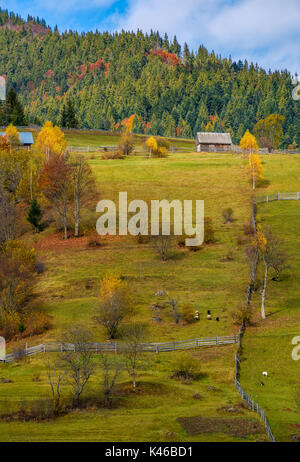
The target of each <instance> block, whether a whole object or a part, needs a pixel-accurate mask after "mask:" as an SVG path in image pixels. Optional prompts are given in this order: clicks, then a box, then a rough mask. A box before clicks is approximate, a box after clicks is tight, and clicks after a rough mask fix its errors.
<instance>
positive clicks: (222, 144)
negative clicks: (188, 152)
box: [196, 132, 232, 152]
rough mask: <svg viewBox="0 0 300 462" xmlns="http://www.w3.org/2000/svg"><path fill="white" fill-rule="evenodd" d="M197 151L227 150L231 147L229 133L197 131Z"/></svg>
mask: <svg viewBox="0 0 300 462" xmlns="http://www.w3.org/2000/svg"><path fill="white" fill-rule="evenodd" d="M196 145H197V152H229V151H231V149H232V141H231V135H230V133H212V132H209V133H207V132H204V133H197V137H196Z"/></svg>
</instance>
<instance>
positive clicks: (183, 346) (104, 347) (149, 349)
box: [4, 335, 238, 362]
mask: <svg viewBox="0 0 300 462" xmlns="http://www.w3.org/2000/svg"><path fill="white" fill-rule="evenodd" d="M235 343H238V335H230V336H225V337H218V336H216V337H209V338H199V339H194V340H183V341H179V342H169V343H143V344H140V345H139V349H140V351H144V352H145V353H163V352H169V351H182V350H192V349H195V348H201V347H207V346H223V345H232V344H235ZM85 348H86V349H87V350H88V351H91V352H93V353H96V354H97V353H102V352H115V353H122V352H124V351H128V349H129V348H130V346H129V345H127V344H125V343H112V342H107V343H87V344H86V345H85ZM68 351H76V346H75V345H74V344H70V343H42V344H41V345H37V346H33V347H30V348H25V349H24V350H19V351H16V352H13V353H9V354H7V355H6V358H5V361H4V362H12V361H15V360H18V359H20V358H22V357H24V356H32V355H36V354H38V353H55V352H57V353H58V352H68Z"/></svg>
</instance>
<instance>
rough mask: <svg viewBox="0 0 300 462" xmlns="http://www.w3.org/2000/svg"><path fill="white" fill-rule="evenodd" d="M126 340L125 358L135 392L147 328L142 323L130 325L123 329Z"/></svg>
mask: <svg viewBox="0 0 300 462" xmlns="http://www.w3.org/2000/svg"><path fill="white" fill-rule="evenodd" d="M121 333H122V338H123V340H124V342H125V343H124V346H123V356H124V359H125V365H126V369H127V372H128V374H129V375H130V377H131V378H132V386H133V390H135V389H136V374H137V368H138V366H139V363H140V362H141V360H142V358H143V357H144V350H143V343H145V340H146V337H147V333H148V330H147V326H146V325H145V324H142V323H134V322H133V323H130V324H128V325H127V326H125V327H124V328H123V329H122V332H121Z"/></svg>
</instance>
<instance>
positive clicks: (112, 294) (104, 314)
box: [95, 275, 133, 339]
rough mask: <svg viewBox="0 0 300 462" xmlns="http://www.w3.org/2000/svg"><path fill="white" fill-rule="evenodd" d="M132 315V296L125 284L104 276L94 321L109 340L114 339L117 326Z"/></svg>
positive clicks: (116, 278) (114, 278)
mask: <svg viewBox="0 0 300 462" xmlns="http://www.w3.org/2000/svg"><path fill="white" fill-rule="evenodd" d="M132 313H133V302H132V296H131V291H130V289H129V287H128V286H127V284H125V283H124V282H123V281H121V279H120V278H119V277H117V276H114V275H109V276H106V277H105V278H104V279H103V280H102V282H101V290H100V301H99V307H98V310H97V313H96V317H95V319H96V321H97V322H98V323H99V324H101V325H102V326H104V327H105V328H106V330H107V333H108V336H109V339H114V338H116V335H117V331H118V327H119V324H120V323H121V322H122V321H123V320H124V319H125V318H127V317H129V316H130V315H131V314H132Z"/></svg>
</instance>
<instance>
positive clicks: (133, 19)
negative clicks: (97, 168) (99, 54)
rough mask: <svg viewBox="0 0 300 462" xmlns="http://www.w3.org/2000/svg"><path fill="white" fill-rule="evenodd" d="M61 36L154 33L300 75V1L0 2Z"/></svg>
mask: <svg viewBox="0 0 300 462" xmlns="http://www.w3.org/2000/svg"><path fill="white" fill-rule="evenodd" d="M0 6H1V8H2V9H8V10H9V11H14V12H15V13H19V14H20V15H21V16H23V17H25V18H27V14H30V15H32V16H39V17H42V18H44V19H45V20H46V22H47V24H49V25H50V26H51V27H54V26H55V25H57V26H58V28H59V30H60V31H64V30H67V29H74V30H75V29H76V30H78V31H80V32H81V31H85V32H87V31H89V30H95V29H98V30H99V31H104V30H105V31H106V30H109V31H116V30H121V29H125V30H134V31H136V30H137V29H141V30H143V31H144V32H149V31H150V30H151V29H153V30H159V32H160V33H161V34H162V35H163V34H164V33H165V32H166V33H167V34H168V35H169V38H172V37H173V36H174V35H176V36H177V39H178V41H179V42H180V43H181V44H183V43H184V42H187V43H188V45H189V46H190V48H191V49H193V50H197V49H198V47H199V45H201V44H203V45H205V46H206V47H207V48H208V49H209V50H210V51H211V50H214V51H215V52H216V53H218V54H221V55H222V56H223V57H228V56H229V55H230V56H231V57H232V59H234V60H238V59H242V60H244V59H247V60H248V61H249V62H251V61H253V62H255V63H256V62H257V63H258V64H259V65H261V66H263V67H264V68H266V69H269V68H271V69H272V70H275V69H288V70H289V71H291V73H292V74H295V73H298V74H299V75H300V27H299V25H300V0H60V1H57V0H4V1H1V0H0Z"/></svg>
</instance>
